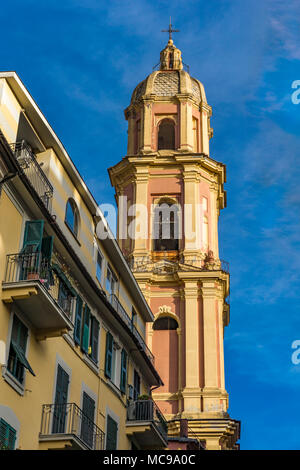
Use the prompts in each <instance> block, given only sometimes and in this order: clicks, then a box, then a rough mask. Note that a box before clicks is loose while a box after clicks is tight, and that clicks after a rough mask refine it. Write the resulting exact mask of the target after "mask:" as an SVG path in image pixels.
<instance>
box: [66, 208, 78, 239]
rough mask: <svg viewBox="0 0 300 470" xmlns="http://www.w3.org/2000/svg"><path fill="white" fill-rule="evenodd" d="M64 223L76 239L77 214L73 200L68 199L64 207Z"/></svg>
mask: <svg viewBox="0 0 300 470" xmlns="http://www.w3.org/2000/svg"><path fill="white" fill-rule="evenodd" d="M65 223H66V224H67V226H68V227H69V229H70V230H71V231H72V232H73V233H74V235H75V236H76V237H77V235H78V228H79V214H78V209H77V206H76V203H75V201H74V199H68V202H67V206H66V215H65Z"/></svg>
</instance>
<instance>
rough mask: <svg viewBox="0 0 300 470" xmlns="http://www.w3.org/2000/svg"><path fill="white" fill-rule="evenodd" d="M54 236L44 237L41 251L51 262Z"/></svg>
mask: <svg viewBox="0 0 300 470" xmlns="http://www.w3.org/2000/svg"><path fill="white" fill-rule="evenodd" d="M53 238H54V237H44V238H43V239H42V247H41V252H42V256H43V258H44V259H46V260H47V261H48V262H49V264H50V262H51V257H52V251H53Z"/></svg>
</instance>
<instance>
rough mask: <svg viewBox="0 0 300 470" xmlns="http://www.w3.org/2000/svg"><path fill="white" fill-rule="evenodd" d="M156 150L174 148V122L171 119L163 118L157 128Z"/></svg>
mask: <svg viewBox="0 0 300 470" xmlns="http://www.w3.org/2000/svg"><path fill="white" fill-rule="evenodd" d="M157 148H158V150H164V149H166V150H175V123H174V121H172V120H171V119H163V120H162V121H161V122H160V124H159V129H158V144H157Z"/></svg>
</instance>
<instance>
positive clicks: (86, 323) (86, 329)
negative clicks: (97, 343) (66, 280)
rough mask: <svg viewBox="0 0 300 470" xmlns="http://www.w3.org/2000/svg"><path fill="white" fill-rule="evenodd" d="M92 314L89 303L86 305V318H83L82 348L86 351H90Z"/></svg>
mask: <svg viewBox="0 0 300 470" xmlns="http://www.w3.org/2000/svg"><path fill="white" fill-rule="evenodd" d="M90 316H91V311H90V309H89V307H88V305H87V304H85V306H84V319H83V332H82V344H81V348H82V350H83V351H84V352H85V353H88V351H89V339H90Z"/></svg>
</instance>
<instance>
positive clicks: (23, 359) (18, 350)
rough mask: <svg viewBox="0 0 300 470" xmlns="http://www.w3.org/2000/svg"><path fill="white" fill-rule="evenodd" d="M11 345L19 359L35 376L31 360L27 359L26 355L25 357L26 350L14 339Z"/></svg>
mask: <svg viewBox="0 0 300 470" xmlns="http://www.w3.org/2000/svg"><path fill="white" fill-rule="evenodd" d="M11 347H12V348H13V350H14V352H15V354H16V356H17V359H18V361H19V362H20V363H21V364H22V366H23V367H25V369H28V370H29V372H30V373H31V374H32V375H34V376H35V373H34V372H33V370H32V368H31V366H30V364H29V362H28V361H27V359H26V357H25V354H24V352H23V351H22V349H21V348H20V346H18V345H17V344H16V343H15V342H14V341H13V340H12V342H11Z"/></svg>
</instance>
